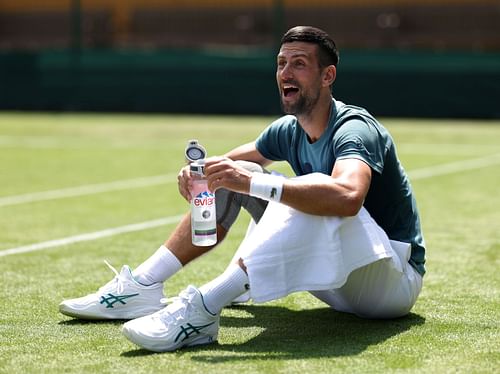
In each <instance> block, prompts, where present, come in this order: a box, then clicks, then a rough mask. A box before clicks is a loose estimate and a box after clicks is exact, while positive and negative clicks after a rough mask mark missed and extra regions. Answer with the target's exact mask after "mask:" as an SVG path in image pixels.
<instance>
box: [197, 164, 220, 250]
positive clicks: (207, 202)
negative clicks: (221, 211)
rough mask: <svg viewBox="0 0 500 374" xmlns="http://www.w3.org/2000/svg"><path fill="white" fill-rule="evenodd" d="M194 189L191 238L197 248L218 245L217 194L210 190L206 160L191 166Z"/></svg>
mask: <svg viewBox="0 0 500 374" xmlns="http://www.w3.org/2000/svg"><path fill="white" fill-rule="evenodd" d="M190 170H191V177H192V178H193V189H192V190H191V236H192V242H193V244H194V245H196V246H210V245H214V244H215V243H217V221H216V216H215V194H214V193H212V192H211V191H210V190H209V189H208V184H207V180H206V179H205V176H204V171H205V160H196V161H193V162H192V163H191V165H190Z"/></svg>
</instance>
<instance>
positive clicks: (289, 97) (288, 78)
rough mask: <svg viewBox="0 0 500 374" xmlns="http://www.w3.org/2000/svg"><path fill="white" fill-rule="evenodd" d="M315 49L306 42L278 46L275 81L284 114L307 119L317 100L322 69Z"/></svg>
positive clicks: (315, 47)
mask: <svg viewBox="0 0 500 374" xmlns="http://www.w3.org/2000/svg"><path fill="white" fill-rule="evenodd" d="M317 48H318V47H317V46H316V45H315V44H312V43H305V42H292V43H285V44H283V45H282V46H281V49H280V51H279V53H278V65H277V69H276V81H277V83H278V89H279V93H280V99H281V106H282V108H283V111H284V112H285V113H286V114H294V115H308V114H310V113H311V111H312V109H313V108H314V106H315V105H316V103H317V102H318V100H319V96H320V90H321V87H322V85H321V73H322V69H321V68H320V67H319V61H318V53H317Z"/></svg>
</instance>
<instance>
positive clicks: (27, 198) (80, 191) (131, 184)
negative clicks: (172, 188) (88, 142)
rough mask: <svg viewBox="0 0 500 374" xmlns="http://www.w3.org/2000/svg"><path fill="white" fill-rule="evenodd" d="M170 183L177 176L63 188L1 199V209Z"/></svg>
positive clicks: (156, 176) (175, 179) (169, 175)
mask: <svg viewBox="0 0 500 374" xmlns="http://www.w3.org/2000/svg"><path fill="white" fill-rule="evenodd" d="M169 182H172V183H173V182H176V183H177V174H166V175H154V176H151V177H142V178H134V179H122V180H118V181H114V182H108V183H98V184H87V185H83V186H77V187H68V188H61V189H58V190H50V191H40V192H33V193H27V194H22V195H11V196H5V197H0V207H2V206H9V205H18V204H25V203H33V202H37V201H45V200H55V199H62V198H65V197H75V196H83V195H92V194H96V193H101V192H110V191H119V190H128V189H132V188H141V187H150V186H156V185H159V184H166V183H169Z"/></svg>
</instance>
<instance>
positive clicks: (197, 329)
mask: <svg viewBox="0 0 500 374" xmlns="http://www.w3.org/2000/svg"><path fill="white" fill-rule="evenodd" d="M214 323H215V322H211V323H209V324H206V325H202V326H193V325H192V324H190V323H186V325H184V326H181V327H180V328H181V331H180V332H179V333H178V334H177V336H176V337H175V340H174V342H176V343H177V341H178V340H179V339H180V338H182V339H181V342H183V341H184V340H186V339H187V338H189V337H190V336H191V335H193V334H197V335H199V334H201V329H204V328H205V327H208V326H210V325H213V324H214Z"/></svg>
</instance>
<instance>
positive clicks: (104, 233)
mask: <svg viewBox="0 0 500 374" xmlns="http://www.w3.org/2000/svg"><path fill="white" fill-rule="evenodd" d="M181 218H182V215H176V216H169V217H165V218H159V219H155V220H151V221H145V222H140V223H133V224H130V225H125V226H119V227H112V228H108V229H104V230H100V231H94V232H89V233H86V234H79V235H74V236H68V237H66V238H60V239H54V240H49V241H45V242H40V243H34V244H29V245H25V246H22V247H17V248H11V249H5V250H3V251H0V257H4V256H8V255H13V254H19V253H26V252H34V251H41V250H44V249H48V248H54V247H61V246H64V245H69V244H73V243H79V242H86V241H92V240H97V239H102V238H106V237H109V236H115V235H119V234H124V233H129V232H134V231H142V230H147V229H152V228H155V227H160V226H166V225H171V224H173V223H177V222H178V221H179V220H180V219H181Z"/></svg>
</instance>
